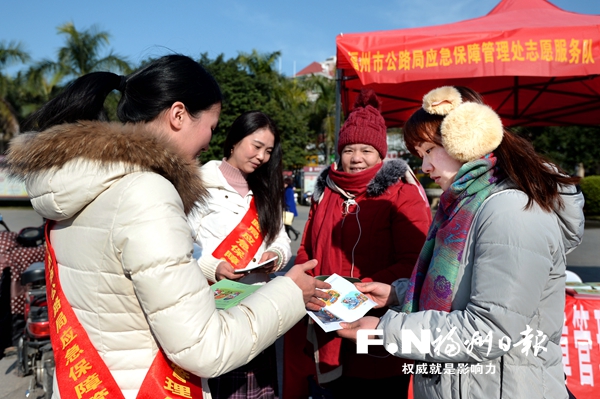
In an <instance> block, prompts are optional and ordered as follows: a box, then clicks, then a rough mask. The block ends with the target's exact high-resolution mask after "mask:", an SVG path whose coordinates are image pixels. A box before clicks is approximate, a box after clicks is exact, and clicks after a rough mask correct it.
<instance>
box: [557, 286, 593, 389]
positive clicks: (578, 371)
mask: <svg viewBox="0 0 600 399" xmlns="http://www.w3.org/2000/svg"><path fill="white" fill-rule="evenodd" d="M561 346H562V352H563V367H564V370H565V374H566V375H567V386H568V387H569V390H571V392H572V393H573V395H575V397H576V398H577V399H586V398H589V399H592V398H593V399H596V398H598V397H600V299H587V298H586V299H581V298H575V297H573V296H571V295H567V300H566V303H565V324H564V326H563V333H562V339H561Z"/></svg>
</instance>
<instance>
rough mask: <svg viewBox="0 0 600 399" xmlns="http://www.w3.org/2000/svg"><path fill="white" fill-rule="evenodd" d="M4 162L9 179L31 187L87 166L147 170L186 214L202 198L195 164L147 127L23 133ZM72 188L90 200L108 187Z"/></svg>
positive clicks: (83, 125) (85, 125)
mask: <svg viewBox="0 0 600 399" xmlns="http://www.w3.org/2000/svg"><path fill="white" fill-rule="evenodd" d="M6 160H7V163H8V167H9V172H10V174H11V175H12V176H13V177H16V178H19V179H22V180H25V181H26V183H27V184H28V185H29V184H35V179H36V178H37V177H39V175H46V174H48V176H49V177H51V176H52V174H53V173H57V172H58V171H59V170H60V169H61V168H63V167H65V165H67V164H70V163H79V162H84V163H90V162H91V163H92V164H94V165H95V167H96V168H97V170H98V174H100V175H101V174H103V173H107V174H111V175H115V176H116V175H118V173H121V174H122V175H125V174H128V173H132V172H135V171H152V172H155V173H157V174H159V175H161V176H163V177H164V178H166V179H167V180H169V181H170V182H171V183H172V184H173V186H174V187H175V189H176V190H177V192H178V193H179V195H180V197H181V200H182V202H183V205H184V209H185V212H186V214H187V213H189V212H190V211H191V210H192V209H193V208H194V203H195V202H196V201H199V200H200V201H202V200H203V198H204V197H205V195H206V190H205V188H204V186H203V183H202V179H201V178H200V173H199V171H198V165H197V164H196V163H191V162H188V161H186V160H184V159H183V158H182V157H181V156H180V155H178V153H177V151H176V150H175V149H174V147H173V145H172V144H171V143H169V140H168V138H167V137H166V136H164V135H161V134H158V133H155V132H151V131H149V130H148V127H147V125H122V124H120V123H109V122H97V121H86V122H79V123H73V124H63V125H58V126H54V127H52V128H50V129H48V130H46V131H43V132H40V133H25V134H22V135H20V136H18V137H16V138H15V139H13V140H12V141H11V144H10V149H9V151H8V155H7V158H6ZM115 169H117V170H118V169H121V172H115ZM73 183H74V184H73V185H71V186H70V187H69V189H70V190H78V189H85V190H86V191H88V192H90V193H92V194H93V193H95V195H99V194H100V193H101V192H102V191H104V190H105V189H106V188H108V187H109V186H110V183H107V182H105V183H104V184H103V185H102V186H101V187H98V188H97V189H96V190H90V187H89V186H85V187H78V185H77V182H73ZM81 184H82V185H84V184H89V181H82V182H81ZM30 195H31V193H30ZM89 195H90V194H88V196H89ZM91 200H93V198H89V201H91ZM89 201H88V202H89ZM82 205H83V206H85V205H86V204H82Z"/></svg>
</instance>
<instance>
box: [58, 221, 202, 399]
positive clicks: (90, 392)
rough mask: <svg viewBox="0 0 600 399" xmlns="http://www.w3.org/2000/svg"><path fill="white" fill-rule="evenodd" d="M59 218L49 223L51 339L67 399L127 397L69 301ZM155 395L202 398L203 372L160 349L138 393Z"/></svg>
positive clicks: (61, 388) (142, 397)
mask: <svg viewBox="0 0 600 399" xmlns="http://www.w3.org/2000/svg"><path fill="white" fill-rule="evenodd" d="M53 225H54V222H53V221H50V222H47V223H46V290H47V297H48V304H49V306H48V316H49V319H50V339H51V341H52V349H53V350H54V359H55V363H56V369H55V373H56V379H57V382H58V389H59V391H60V396H61V398H63V399H71V398H77V399H103V398H115V399H116V398H118V399H122V398H124V396H123V393H122V392H121V389H120V388H119V386H118V385H117V383H116V381H115V379H114V378H113V376H112V374H111V373H110V370H109V369H108V367H107V366H106V364H105V363H104V361H103V360H102V358H101V357H100V355H99V354H98V351H97V350H96V348H94V346H93V345H92V342H91V341H90V338H89V336H88V334H87V332H86V331H85V329H84V328H83V327H82V325H81V323H80V322H79V320H78V319H77V316H76V315H75V312H74V311H73V308H72V307H71V305H70V304H69V302H67V299H66V298H65V295H64V293H63V290H62V287H61V285H60V280H59V278H58V266H57V262H56V256H55V254H54V249H53V248H52V245H51V244H50V230H51V229H52V226H53ZM137 397H138V398H140V399H150V398H160V399H163V398H169V399H176V398H187V399H196V398H202V382H201V379H200V377H198V376H196V375H193V374H191V373H188V372H187V371H185V370H183V369H181V368H180V367H178V366H176V365H175V364H173V363H172V362H171V361H169V360H168V359H167V357H166V356H165V354H164V353H163V351H162V350H159V351H158V353H157V354H156V358H154V361H153V362H152V365H151V366H150V369H149V370H148V373H147V374H146V377H145V378H144V381H143V382H142V386H141V387H140V390H139V392H138V395H137Z"/></svg>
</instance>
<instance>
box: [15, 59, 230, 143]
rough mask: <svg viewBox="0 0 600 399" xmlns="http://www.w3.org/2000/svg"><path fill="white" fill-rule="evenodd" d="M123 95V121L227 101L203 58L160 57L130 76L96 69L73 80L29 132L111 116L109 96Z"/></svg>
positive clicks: (31, 121)
mask: <svg viewBox="0 0 600 399" xmlns="http://www.w3.org/2000/svg"><path fill="white" fill-rule="evenodd" d="M113 90H119V91H120V92H121V93H122V96H121V99H120V101H119V105H118V106H117V116H118V118H119V120H120V121H121V122H123V123H128V122H130V123H131V122H132V123H135V122H150V121H152V120H154V119H155V118H156V117H157V116H158V115H159V114H160V113H161V112H162V111H164V110H165V109H168V108H169V107H171V105H172V104H173V103H174V102H176V101H181V102H182V103H183V104H184V105H185V107H186V109H187V111H188V112H189V113H190V114H191V115H197V114H198V113H199V112H201V111H205V110H207V109H209V108H211V107H212V106H213V105H215V104H217V103H221V102H222V99H223V96H222V94H221V90H220V89H219V85H218V84H217V82H216V80H215V79H214V78H213V77H212V75H211V74H209V73H208V72H207V71H206V70H205V69H204V68H203V67H202V66H201V65H200V64H199V63H198V62H196V61H194V60H192V59H191V58H189V57H186V56H184V55H178V54H173V55H167V56H164V57H161V58H158V59H156V60H154V61H152V62H151V63H149V64H148V65H146V66H144V67H143V68H141V69H140V70H138V71H136V72H134V73H132V74H131V75H129V76H120V75H117V74H114V73H112V72H92V73H89V74H87V75H84V76H82V77H80V78H78V79H76V80H75V81H73V82H72V83H70V84H69V85H68V86H67V87H66V88H65V90H64V91H63V92H62V93H61V94H59V95H58V96H57V97H55V98H54V99H52V100H50V101H49V102H48V103H46V104H45V105H44V106H43V107H42V108H40V109H39V110H38V111H36V112H35V113H33V114H32V115H31V116H30V117H29V118H28V120H27V121H26V122H25V127H26V129H28V130H39V131H41V130H45V129H47V128H49V127H52V126H54V125H59V124H62V123H73V122H76V121H78V120H101V121H102V120H107V119H108V118H107V116H106V112H105V110H104V101H105V99H106V96H107V95H108V94H109V93H110V92H111V91H113Z"/></svg>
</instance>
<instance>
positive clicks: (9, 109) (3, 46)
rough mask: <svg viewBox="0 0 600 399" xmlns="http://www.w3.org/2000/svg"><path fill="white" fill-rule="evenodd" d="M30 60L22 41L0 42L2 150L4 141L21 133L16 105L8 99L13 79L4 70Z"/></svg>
mask: <svg viewBox="0 0 600 399" xmlns="http://www.w3.org/2000/svg"><path fill="white" fill-rule="evenodd" d="M27 61H29V54H27V53H26V52H25V51H24V50H23V48H22V46H21V44H20V43H18V42H10V43H6V42H4V41H2V42H0V151H1V152H2V153H3V152H4V142H5V141H8V140H10V139H11V138H12V137H13V136H15V135H17V134H19V120H18V118H17V113H16V112H15V109H14V107H13V106H12V105H11V104H10V102H9V101H8V100H7V99H6V95H7V93H8V90H9V87H11V86H12V85H13V80H12V79H11V78H10V77H9V76H6V75H4V74H3V73H2V72H3V70H4V68H5V67H6V66H8V65H11V64H14V63H17V62H22V63H25V62H27Z"/></svg>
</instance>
